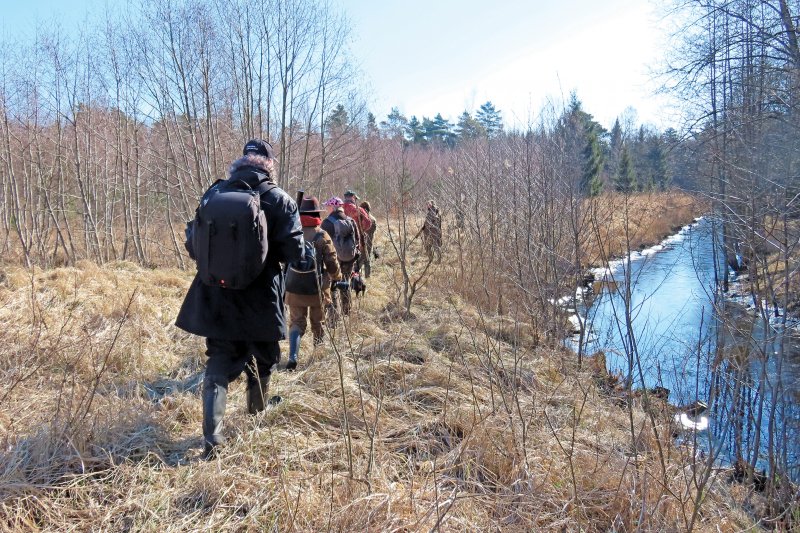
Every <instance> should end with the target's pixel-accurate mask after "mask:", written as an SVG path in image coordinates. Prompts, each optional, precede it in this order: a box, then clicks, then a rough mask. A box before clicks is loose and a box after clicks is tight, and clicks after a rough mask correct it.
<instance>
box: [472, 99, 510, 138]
mask: <svg viewBox="0 0 800 533" xmlns="http://www.w3.org/2000/svg"><path fill="white" fill-rule="evenodd" d="M475 118H476V120H477V121H478V123H479V124H480V125H481V126H482V127H483V129H484V131H485V132H486V135H487V136H488V137H489V138H492V137H496V136H497V135H498V134H499V133H500V132H501V131H503V117H502V116H501V114H500V111H498V110H497V109H495V108H494V104H492V102H486V103H485V104H483V105H482V106H481V107H480V108H479V109H478V112H477V113H476V114H475Z"/></svg>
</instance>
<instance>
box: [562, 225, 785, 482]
mask: <svg viewBox="0 0 800 533" xmlns="http://www.w3.org/2000/svg"><path fill="white" fill-rule="evenodd" d="M713 236H714V227H713V223H712V222H711V221H710V220H708V219H701V220H699V221H698V222H697V223H696V224H694V225H692V226H691V227H686V228H684V230H682V231H681V233H680V234H679V235H676V236H673V237H672V238H670V239H668V240H667V241H665V242H664V243H662V245H660V246H658V247H654V248H653V249H651V250H648V251H645V252H644V253H641V254H634V255H633V256H632V257H631V260H629V261H618V262H616V263H614V264H612V265H611V268H610V269H609V270H608V271H607V272H605V274H607V275H608V276H609V279H613V280H615V281H616V282H617V283H618V285H619V286H618V290H604V291H603V292H602V293H600V294H598V295H596V297H595V298H593V299H591V300H589V302H588V303H589V307H588V308H586V307H583V308H582V309H581V311H582V312H583V313H584V316H585V317H586V321H587V323H588V325H587V328H586V330H585V333H584V335H583V337H584V338H583V344H584V349H583V351H584V353H588V354H591V353H594V352H596V351H598V350H602V351H604V352H605V354H606V360H607V363H608V367H609V370H610V371H612V372H618V373H620V374H621V375H622V376H623V378H624V379H628V380H630V381H631V383H632V384H633V386H634V387H647V388H652V387H656V386H659V387H666V388H667V389H669V390H670V391H671V394H670V402H671V403H673V404H686V403H689V402H692V401H695V400H698V399H700V400H703V401H706V402H707V403H709V405H710V406H711V426H710V434H709V435H708V436H707V437H708V439H710V440H709V442H708V445H709V446H712V447H714V448H719V449H720V450H721V457H722V458H727V459H729V460H730V459H733V458H736V457H742V458H744V459H745V460H748V461H750V462H756V463H757V464H758V465H760V468H766V469H769V470H770V471H772V470H774V468H775V467H776V465H777V466H778V469H779V470H783V471H786V470H789V471H790V472H791V475H792V477H793V478H795V479H797V478H800V465H799V464H798V457H800V453H798V452H799V451H800V438H799V437H800V409H798V395H800V340H799V339H798V336H797V334H796V332H794V333H786V334H783V333H782V331H784V329H783V328H782V327H781V325H780V323H778V324H774V325H770V324H769V323H768V321H767V320H764V319H762V318H759V317H758V316H756V315H755V314H754V313H751V312H748V311H747V310H746V309H745V308H744V306H742V305H738V304H737V305H733V304H730V303H728V304H725V303H724V302H719V304H718V305H715V304H714V292H715V291H714V287H715V285H716V283H717V282H716V277H715V255H714V243H713V240H714V239H713ZM717 262H718V263H720V264H721V261H717ZM718 268H719V267H718ZM717 271H719V270H718V269H717ZM626 279H629V280H630V295H629V298H628V297H626V292H627V291H626V290H625V287H626V284H625V280H626ZM626 299H629V302H630V305H629V306H626V305H625V303H626ZM626 312H629V313H630V317H631V324H632V329H631V330H630V331H628V328H627V325H626V320H625V317H626ZM723 315H724V319H723ZM789 331H790V332H791V331H792V330H789ZM575 341H576V339H573V342H575ZM574 347H575V348H577V345H575V346H574ZM756 443H758V446H756ZM756 451H757V453H758V457H757V460H756V461H753V460H754V459H756V457H755V456H754V455H753V454H754V453H756Z"/></svg>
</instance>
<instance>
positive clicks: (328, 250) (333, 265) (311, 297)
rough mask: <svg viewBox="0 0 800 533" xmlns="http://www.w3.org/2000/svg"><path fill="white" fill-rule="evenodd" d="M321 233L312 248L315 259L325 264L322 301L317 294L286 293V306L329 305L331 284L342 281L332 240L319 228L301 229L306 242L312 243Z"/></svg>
mask: <svg viewBox="0 0 800 533" xmlns="http://www.w3.org/2000/svg"><path fill="white" fill-rule="evenodd" d="M320 232H321V233H322V237H320V238H319V239H317V241H316V242H315V243H314V247H315V248H316V250H317V257H318V258H322V262H323V263H324V264H325V273H324V274H323V275H322V282H321V287H322V299H320V295H319V294H295V293H293V292H289V291H286V305H289V306H297V307H322V306H324V305H328V304H330V303H331V282H332V281H339V280H340V279H342V273H341V271H340V270H339V261H337V260H336V248H334V247H333V240H331V237H330V235H328V233H327V232H326V231H325V230H323V229H322V228H320V227H319V226H316V227H308V228H303V238H304V239H305V240H307V241H313V240H314V237H315V236H316V235H317V233H320Z"/></svg>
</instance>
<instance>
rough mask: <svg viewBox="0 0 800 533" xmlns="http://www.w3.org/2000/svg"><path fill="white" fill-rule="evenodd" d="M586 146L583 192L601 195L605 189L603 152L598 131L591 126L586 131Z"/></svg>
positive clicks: (593, 195)
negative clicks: (602, 175) (601, 176)
mask: <svg viewBox="0 0 800 533" xmlns="http://www.w3.org/2000/svg"><path fill="white" fill-rule="evenodd" d="M586 137H587V142H586V148H584V150H583V160H584V166H583V176H582V177H581V192H582V193H583V194H585V195H587V196H591V197H595V196H599V195H600V193H601V192H602V191H603V181H602V179H600V174H601V173H602V171H603V152H602V150H601V149H600V142H599V140H598V138H597V132H596V131H595V129H594V128H592V127H589V128H588V131H587V132H586Z"/></svg>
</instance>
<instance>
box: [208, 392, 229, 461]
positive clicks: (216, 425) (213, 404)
mask: <svg viewBox="0 0 800 533" xmlns="http://www.w3.org/2000/svg"><path fill="white" fill-rule="evenodd" d="M226 385H227V380H226V379H225V378H222V377H220V376H206V377H205V379H204V381H203V442H204V449H203V459H212V458H213V457H216V456H217V454H218V452H219V448H220V447H221V446H222V445H223V444H225V437H224V436H223V435H222V418H223V417H224V416H225V404H226V402H227V399H228V388H227V386H226Z"/></svg>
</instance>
